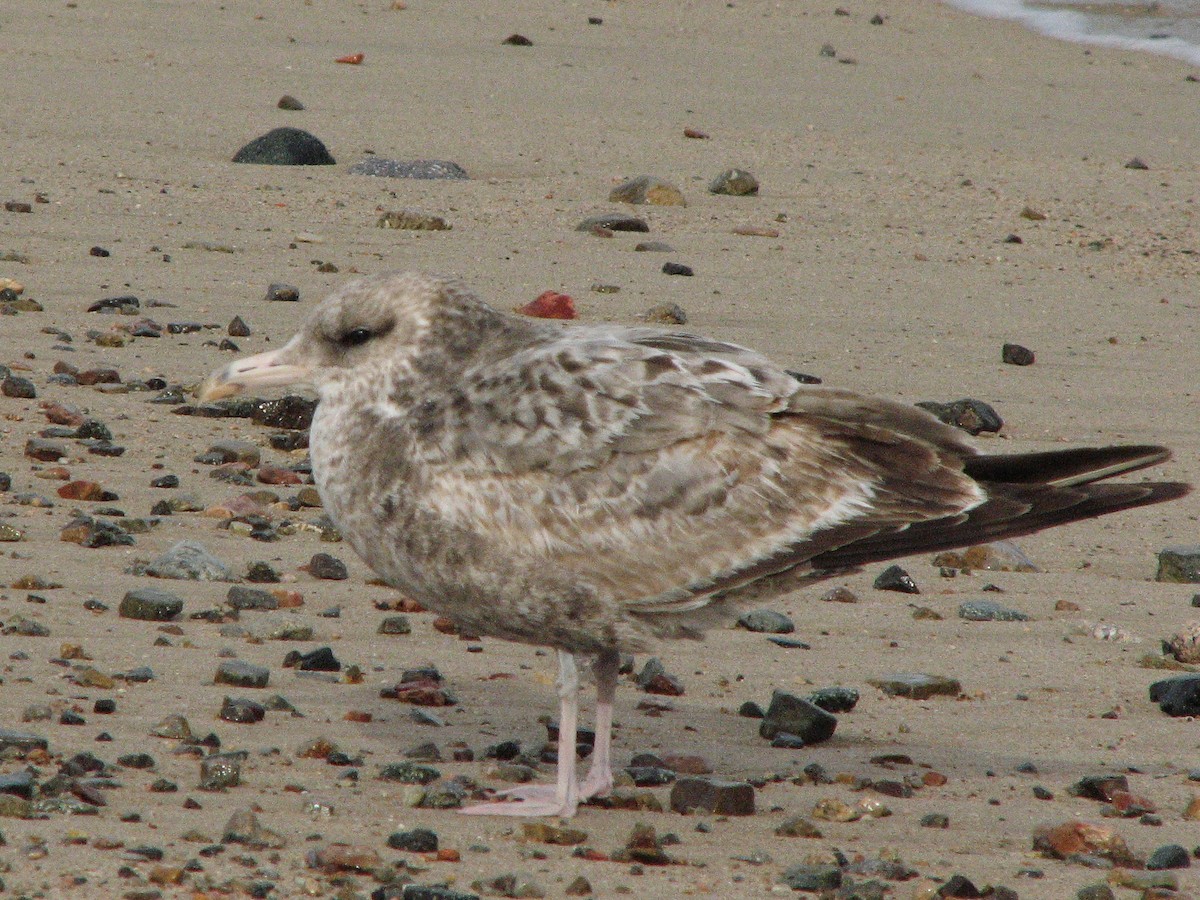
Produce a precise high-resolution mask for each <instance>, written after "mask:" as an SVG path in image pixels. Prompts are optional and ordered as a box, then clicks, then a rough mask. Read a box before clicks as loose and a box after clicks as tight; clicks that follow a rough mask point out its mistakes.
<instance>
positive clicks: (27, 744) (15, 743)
mask: <svg viewBox="0 0 1200 900" xmlns="http://www.w3.org/2000/svg"><path fill="white" fill-rule="evenodd" d="M49 746H50V742H49V741H48V740H46V738H44V737H42V736H41V735H40V734H34V733H32V732H30V731H17V730H16V729H15V728H0V751H4V750H9V749H13V750H19V751H20V752H21V753H29V752H30V751H32V750H46V749H48V748H49Z"/></svg>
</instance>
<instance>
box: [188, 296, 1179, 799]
mask: <svg viewBox="0 0 1200 900" xmlns="http://www.w3.org/2000/svg"><path fill="white" fill-rule="evenodd" d="M297 382H304V383H308V384H310V385H312V386H314V387H315V388H316V390H317V392H318V393H319V395H320V403H319V404H318V406H317V411H316V414H315V417H314V419H313V424H312V431H311V435H310V449H311V454H312V465H313V473H314V476H315V478H316V482H317V486H318V489H319V490H320V493H321V496H322V498H323V499H324V503H325V506H326V508H327V509H328V510H329V512H330V513H331V514H332V516H333V517H334V518H335V519H336V520H337V522H338V524H339V525H340V527H341V529H342V533H343V534H344V536H345V537H346V539H347V540H348V541H349V542H350V544H351V545H352V546H353V547H354V549H355V550H356V551H357V552H358V553H359V555H361V556H362V557H363V559H364V560H366V562H367V563H368V565H370V566H371V568H372V569H374V570H375V571H376V572H378V573H379V574H380V575H382V576H383V577H384V578H385V579H386V580H387V581H388V582H389V583H390V584H392V585H394V586H395V587H397V588H399V589H400V590H402V591H404V592H405V593H406V594H408V595H410V596H411V597H413V598H414V599H416V600H418V601H420V602H421V603H422V604H423V605H424V606H426V607H428V608H429V609H432V610H436V611H437V612H440V613H442V614H444V615H447V616H449V617H451V618H453V619H455V620H456V621H457V622H458V623H459V624H460V625H461V626H462V627H463V628H465V629H469V630H471V631H473V632H476V633H478V634H485V635H492V636H495V637H499V638H505V639H508V640H513V641H520V642H523V643H527V644H535V645H541V646H546V647H553V648H554V649H555V650H556V651H557V652H558V662H559V679H558V693H559V697H560V704H561V710H560V720H559V739H558V777H557V783H556V784H555V785H554V786H549V785H545V786H531V787H519V788H516V789H514V790H511V791H507V792H504V794H503V795H502V796H501V797H500V798H499V799H498V800H497V801H496V802H491V803H484V804H481V805H478V806H474V807H470V808H468V809H467V810H464V811H465V812H473V813H480V812H483V813H495V814H509V815H561V816H570V815H573V814H574V812H575V810H576V807H577V805H578V803H579V802H580V801H581V800H586V799H588V798H591V797H598V796H603V795H605V794H607V793H608V792H610V791H611V789H612V785H613V781H612V772H611V726H612V711H613V697H614V695H615V691H616V684H617V666H618V660H619V655H620V654H621V653H628V652H635V651H642V650H644V649H646V648H647V647H648V646H649V645H651V644H652V643H653V642H654V641H655V640H656V639H659V638H664V637H697V636H699V635H700V634H701V633H702V632H703V630H704V628H705V627H706V626H707V625H709V624H711V623H713V622H715V621H718V620H722V619H724V618H725V616H726V614H727V613H728V612H729V611H730V610H732V609H733V607H734V606H735V601H738V600H741V601H744V600H745V599H747V597H748V596H753V597H754V598H755V599H757V600H762V599H763V598H764V597H769V596H773V595H775V594H779V593H782V592H785V591H789V590H793V589H795V588H796V587H797V586H799V585H802V584H805V583H807V582H811V581H816V580H819V579H821V578H825V577H829V576H830V575H832V574H835V573H838V572H845V571H847V570H849V569H853V568H854V567H856V566H860V565H863V564H865V563H870V562H875V561H879V560H885V559H890V558H893V557H898V556H905V555H909V554H912V553H919V552H920V553H924V552H930V551H936V550H944V549H949V548H952V547H961V546H967V545H970V544H974V543H978V542H981V541H991V540H996V539H999V538H1005V537H1014V536H1018V535H1023V534H1028V533H1030V532H1033V531H1037V530H1039V529H1042V528H1047V527H1050V526H1053V525H1059V524H1062V523H1064V522H1070V521H1074V520H1077V519H1086V518H1090V517H1093V516H1099V515H1102V514H1104V513H1109V512H1114V511H1116V510H1120V509H1127V508H1130V507H1135V506H1142V505H1146V504H1150V503H1158V502H1161V501H1164V500H1170V499H1173V498H1176V497H1180V496H1183V495H1184V494H1185V493H1187V491H1188V486H1187V485H1183V484H1174V483H1139V484H1098V483H1096V482H1097V481H1099V480H1100V479H1105V478H1108V477H1110V476H1113V475H1117V474H1121V473H1124V472H1129V471H1132V470H1135V469H1140V468H1143V467H1145V466H1150V465H1153V464H1155V463H1159V462H1162V461H1164V460H1166V459H1167V458H1169V456H1170V452H1169V451H1168V450H1166V449H1165V448H1162V447H1155V446H1124V447H1107V448H1088V449H1078V450H1062V451H1052V452H1048V453H1023V454H1015V455H1008V456H991V455H984V454H980V453H978V452H977V451H976V450H974V449H973V448H972V447H971V446H970V445H969V444H968V443H966V441H965V440H964V437H963V435H962V432H960V431H958V430H957V429H954V428H951V427H950V426H948V425H944V424H942V423H941V422H939V421H938V420H936V419H935V418H933V417H932V416H930V415H928V414H926V413H925V412H923V411H922V410H919V409H917V408H916V407H911V406H906V405H903V404H900V403H894V402H891V401H888V400H877V399H870V398H867V397H863V396H860V395H858V394H854V393H851V392H849V391H845V390H839V389H835V388H829V387H820V386H812V385H805V384H800V383H799V382H797V380H796V379H794V378H793V377H791V376H790V375H788V374H787V373H786V372H785V371H784V370H783V369H782V368H781V367H779V366H777V365H776V364H774V363H772V362H770V361H769V360H767V359H766V358H765V357H763V356H760V355H759V354H757V353H755V352H753V351H751V350H747V349H745V348H743V347H738V346H735V345H733V344H727V343H724V342H722V341H717V340H712V339H709V338H704V337H698V336H695V335H691V334H685V333H682V332H677V331H667V330H660V329H653V328H624V327H619V326H610V325H598V326H597V325H578V324H562V323H551V322H547V321H543V320H537V319H529V318H524V317H517V316H511V315H508V314H505V313H501V312H498V311H497V310H495V309H493V308H491V307H490V306H488V305H486V304H485V303H484V302H483V301H481V300H479V299H478V298H477V297H475V295H474V294H472V293H471V292H470V291H469V290H468V289H467V288H466V287H465V286H463V285H462V284H461V283H459V282H457V281H455V280H452V279H447V278H440V277H431V276H426V275H419V274H412V273H409V274H390V275H379V276H374V277H370V278H362V279H359V280H356V281H352V282H349V283H348V284H346V285H345V286H344V287H342V288H341V289H340V290H338V291H336V292H335V293H334V294H333V295H332V296H330V297H329V299H327V300H326V301H325V302H324V303H322V304H321V305H320V306H319V307H318V308H317V309H315V310H314V311H313V312H312V313H311V315H310V316H309V318H308V320H307V321H306V322H305V323H304V325H303V327H302V328H301V330H300V332H299V333H298V334H297V335H296V336H295V337H293V338H292V339H291V340H290V341H289V342H288V343H287V344H286V345H284V346H283V347H281V348H279V349H278V350H273V351H270V352H268V353H261V354H258V355H257V356H252V357H249V358H246V359H243V360H240V361H237V362H234V363H232V364H231V365H229V366H227V367H226V368H224V369H222V370H220V371H219V372H216V373H214V374H213V376H212V377H211V378H210V379H209V381H208V382H207V383H206V384H205V385H204V387H203V388H202V389H201V396H202V398H204V399H212V398H217V397H223V396H228V395H231V394H234V393H237V392H240V391H242V390H244V389H247V388H259V387H263V386H267V385H285V384H293V383H297ZM577 656H584V657H590V658H591V659H592V666H593V669H594V671H595V676H596V690H597V705H596V741H595V750H594V752H593V755H592V762H591V767H590V771H589V772H588V774H587V776H586V777H585V778H584V780H583V781H582V782H579V781H578V780H577V777H576V773H575V740H576V731H577V727H578V693H579V679H578V674H577V670H576V663H575V658H576V657H577Z"/></svg>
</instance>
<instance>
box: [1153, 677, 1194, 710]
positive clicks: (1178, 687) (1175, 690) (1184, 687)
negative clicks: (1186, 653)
mask: <svg viewBox="0 0 1200 900" xmlns="http://www.w3.org/2000/svg"><path fill="white" fill-rule="evenodd" d="M1150 701H1151V702H1152V703H1157V704H1158V706H1159V708H1160V709H1161V710H1162V711H1163V712H1165V713H1166V714H1167V715H1168V716H1200V675H1179V676H1177V677H1175V678H1167V679H1165V680H1164V681H1156V682H1154V683H1153V684H1152V685H1150Z"/></svg>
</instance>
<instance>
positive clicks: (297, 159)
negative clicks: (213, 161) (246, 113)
mask: <svg viewBox="0 0 1200 900" xmlns="http://www.w3.org/2000/svg"><path fill="white" fill-rule="evenodd" d="M233 161H234V162H235V163H253V164H255V165H261V166H332V165H334V164H335V162H336V160H334V158H333V157H332V156H331V155H330V153H329V151H328V150H327V149H325V145H324V144H323V143H321V140H320V139H319V138H317V137H316V136H314V135H312V134H309V133H308V132H307V131H304V130H302V129H299V128H287V127H284V128H273V129H271V130H270V131H268V132H267V133H266V134H264V135H260V136H259V137H256V138H255V139H254V140H252V141H250V143H248V144H246V145H245V146H244V147H242V148H241V149H240V150H238V152H237V153H235V154H234V155H233Z"/></svg>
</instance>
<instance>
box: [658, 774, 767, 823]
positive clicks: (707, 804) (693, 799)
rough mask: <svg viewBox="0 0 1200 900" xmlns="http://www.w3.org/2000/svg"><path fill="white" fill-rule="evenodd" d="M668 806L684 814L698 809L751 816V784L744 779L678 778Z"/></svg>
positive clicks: (728, 814) (725, 814)
mask: <svg viewBox="0 0 1200 900" xmlns="http://www.w3.org/2000/svg"><path fill="white" fill-rule="evenodd" d="M671 809H672V810H673V811H674V812H679V813H685V814H686V813H691V812H692V811H693V810H699V811H701V812H707V813H715V814H717V815H724V816H749V815H753V814H754V787H753V786H752V785H750V784H749V783H747V782H744V781H723V780H720V779H717V778H693V777H688V778H680V779H679V780H677V781H676V782H675V784H674V786H673V787H672V788H671Z"/></svg>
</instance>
